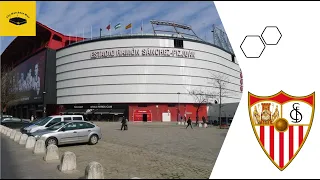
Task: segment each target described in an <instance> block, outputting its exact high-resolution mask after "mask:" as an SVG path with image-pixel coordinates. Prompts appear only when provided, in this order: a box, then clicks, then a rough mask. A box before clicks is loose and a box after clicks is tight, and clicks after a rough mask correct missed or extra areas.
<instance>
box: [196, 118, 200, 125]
mask: <svg viewBox="0 0 320 180" xmlns="http://www.w3.org/2000/svg"><path fill="white" fill-rule="evenodd" d="M198 125H199V117H198V116H197V117H196V126H198Z"/></svg>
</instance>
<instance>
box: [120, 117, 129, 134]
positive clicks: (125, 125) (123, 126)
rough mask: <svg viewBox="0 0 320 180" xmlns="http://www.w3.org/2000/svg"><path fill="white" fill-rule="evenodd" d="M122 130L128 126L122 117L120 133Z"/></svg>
mask: <svg viewBox="0 0 320 180" xmlns="http://www.w3.org/2000/svg"><path fill="white" fill-rule="evenodd" d="M122 129H123V130H126V129H128V124H127V118H126V117H123V118H122V121H121V131H122Z"/></svg>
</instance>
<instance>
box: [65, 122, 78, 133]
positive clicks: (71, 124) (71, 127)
mask: <svg viewBox="0 0 320 180" xmlns="http://www.w3.org/2000/svg"><path fill="white" fill-rule="evenodd" d="M75 129H77V125H76V124H75V123H69V124H67V125H66V127H65V130H66V131H71V130H75Z"/></svg>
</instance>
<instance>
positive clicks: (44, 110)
mask: <svg viewBox="0 0 320 180" xmlns="http://www.w3.org/2000/svg"><path fill="white" fill-rule="evenodd" d="M45 94H46V92H45V91H43V92H42V102H43V117H46V116H47V112H46V111H47V110H46V103H45V101H44V97H45Z"/></svg>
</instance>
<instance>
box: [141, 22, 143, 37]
mask: <svg viewBox="0 0 320 180" xmlns="http://www.w3.org/2000/svg"><path fill="white" fill-rule="evenodd" d="M141 27H142V28H141V30H142V35H143V20H142V26H141Z"/></svg>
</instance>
